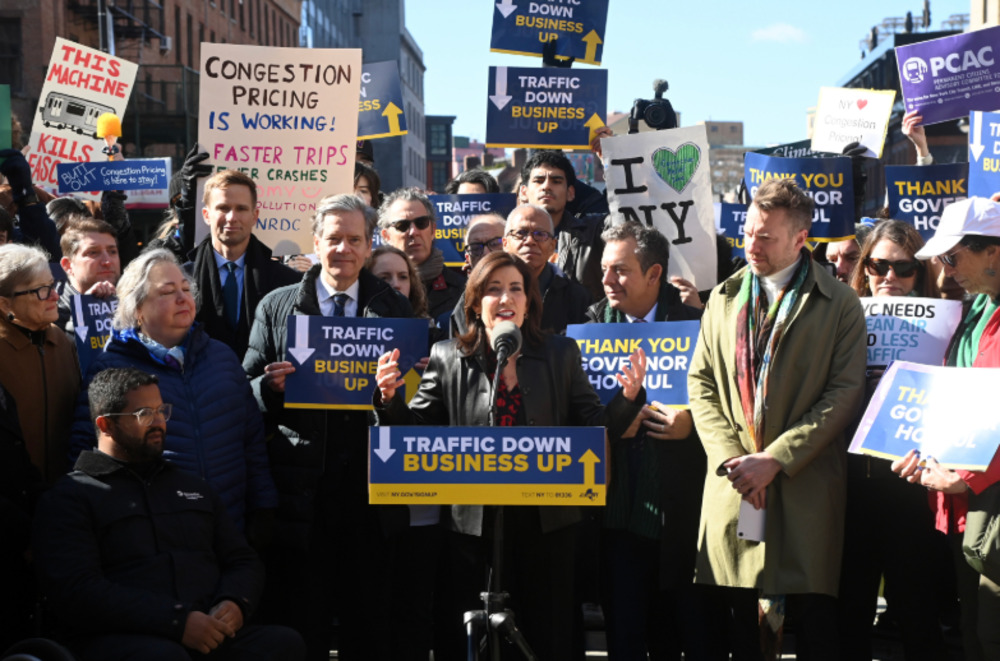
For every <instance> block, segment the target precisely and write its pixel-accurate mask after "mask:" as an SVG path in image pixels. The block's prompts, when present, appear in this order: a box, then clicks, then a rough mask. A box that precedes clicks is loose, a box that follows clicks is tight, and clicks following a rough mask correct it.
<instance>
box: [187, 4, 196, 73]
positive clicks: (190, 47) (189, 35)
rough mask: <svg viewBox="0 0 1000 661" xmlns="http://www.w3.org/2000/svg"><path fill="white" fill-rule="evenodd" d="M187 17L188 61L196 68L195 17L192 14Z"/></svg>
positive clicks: (190, 65) (189, 64)
mask: <svg viewBox="0 0 1000 661" xmlns="http://www.w3.org/2000/svg"><path fill="white" fill-rule="evenodd" d="M187 18H188V20H187V63H188V66H189V67H191V68H192V69H194V18H192V16H191V14H188V17H187Z"/></svg>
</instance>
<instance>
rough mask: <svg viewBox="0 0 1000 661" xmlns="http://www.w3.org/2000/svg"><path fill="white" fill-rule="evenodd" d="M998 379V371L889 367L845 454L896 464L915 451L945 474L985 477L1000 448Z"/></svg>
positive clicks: (898, 364) (903, 364)
mask: <svg viewBox="0 0 1000 661" xmlns="http://www.w3.org/2000/svg"><path fill="white" fill-rule="evenodd" d="M997 379H1000V369H988V368H976V369H966V368H961V367H932V366H930V365H918V364H917V363H907V362H896V363H893V364H892V365H891V366H890V367H889V369H888V370H887V371H886V373H885V376H883V377H882V381H881V382H880V383H879V386H878V389H877V390H876V391H875V395H874V396H873V397H872V401H871V403H870V404H869V405H868V410H867V411H865V415H864V418H862V420H861V424H860V425H859V426H858V431H857V432H856V433H855V434H854V440H853V441H851V447H850V449H849V452H852V453H854V454H870V455H873V456H876V457H883V458H886V459H899V458H901V457H902V456H904V455H905V454H906V453H907V452H909V451H910V450H919V451H920V456H921V457H922V458H923V459H926V458H928V457H933V458H934V459H936V460H937V461H938V463H940V464H942V465H943V466H944V467H946V468H951V469H966V470H974V471H984V470H986V467H987V466H989V464H990V461H991V460H992V459H993V455H994V454H996V451H997V446H998V445H1000V433H998V431H1000V417H998V416H997V412H996V384H997Z"/></svg>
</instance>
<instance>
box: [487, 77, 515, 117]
mask: <svg viewBox="0 0 1000 661" xmlns="http://www.w3.org/2000/svg"><path fill="white" fill-rule="evenodd" d="M494 92H496V93H495V94H494V95H493V96H491V97H490V101H492V102H493V105H495V106H496V107H497V110H503V108H504V106H506V105H507V104H508V103H510V100H511V99H512V98H514V97H511V96H507V67H497V77H496V82H495V83H494Z"/></svg>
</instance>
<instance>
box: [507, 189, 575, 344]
mask: <svg viewBox="0 0 1000 661" xmlns="http://www.w3.org/2000/svg"><path fill="white" fill-rule="evenodd" d="M503 249H504V250H505V251H507V252H509V253H511V254H512V255H516V256H517V257H518V258H519V259H520V260H521V261H522V262H524V263H525V264H527V265H528V267H529V268H530V269H531V272H532V273H533V274H534V276H535V279H536V280H537V282H538V291H539V292H540V293H541V294H542V319H541V325H542V329H543V330H548V331H552V332H554V333H565V332H566V326H567V325H569V324H582V323H584V322H585V321H586V320H587V306H589V305H590V294H589V293H588V292H587V290H586V288H585V287H584V286H583V285H581V284H580V283H578V282H573V281H572V280H570V279H569V278H567V277H566V276H565V275H564V274H563V273H562V272H561V271H558V272H557V267H555V266H553V265H552V264H551V263H550V260H551V259H552V255H553V254H554V253H555V251H556V237H555V227H554V225H553V224H552V216H550V215H549V212H548V211H546V210H545V209H544V208H542V207H540V206H538V205H536V204H522V205H521V206H519V207H517V208H516V209H514V210H513V211H511V212H510V215H508V216H507V223H506V227H505V231H504V237H503Z"/></svg>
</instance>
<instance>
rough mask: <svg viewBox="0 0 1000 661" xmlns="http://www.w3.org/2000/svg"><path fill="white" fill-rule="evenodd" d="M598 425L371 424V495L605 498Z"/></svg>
mask: <svg viewBox="0 0 1000 661" xmlns="http://www.w3.org/2000/svg"><path fill="white" fill-rule="evenodd" d="M604 449H605V431H604V428H603V427H372V428H371V431H370V435H369V448H368V466H369V487H368V495H369V502H371V503H372V504H373V505H384V504H391V503H406V504H411V505H414V504H424V505H603V504H604V499H605V493H606V488H607V487H606V485H607V471H606V467H607V461H606V458H605V450H604Z"/></svg>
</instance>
